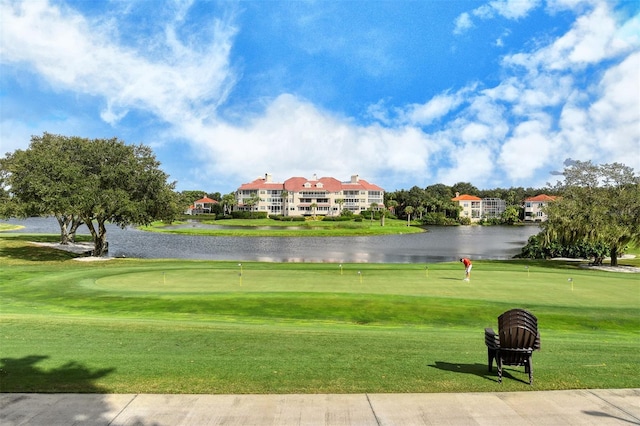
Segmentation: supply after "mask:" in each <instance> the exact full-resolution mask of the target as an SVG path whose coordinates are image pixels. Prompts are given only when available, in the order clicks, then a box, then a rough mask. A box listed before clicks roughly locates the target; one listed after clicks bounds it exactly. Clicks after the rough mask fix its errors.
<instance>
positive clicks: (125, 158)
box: [3, 133, 179, 256]
mask: <svg viewBox="0 0 640 426" xmlns="http://www.w3.org/2000/svg"><path fill="white" fill-rule="evenodd" d="M159 165H160V163H159V162H158V161H157V160H156V159H155V157H154V155H153V153H152V151H151V149H150V148H149V147H146V146H143V145H126V144H125V143H124V142H122V141H120V140H118V139H117V138H113V139H95V140H89V139H84V138H79V137H66V136H59V135H51V134H48V133H45V134H44V135H43V136H42V137H34V138H32V142H31V145H30V146H29V148H28V149H27V150H24V151H21V150H18V151H15V152H14V153H13V154H10V155H8V156H7V157H6V158H5V159H4V160H3V168H4V167H5V166H6V167H7V168H8V175H9V178H8V183H9V186H10V188H11V189H10V191H11V193H12V195H13V198H14V199H15V202H16V203H17V204H20V205H21V206H22V209H23V211H24V212H26V213H29V214H38V215H50V214H53V215H55V216H56V217H57V218H59V219H58V221H59V222H60V221H61V219H60V218H63V219H64V218H68V217H71V218H76V220H81V221H82V222H84V223H85V224H86V225H87V227H88V228H89V232H90V233H91V236H92V238H93V242H94V250H93V254H94V255H95V256H100V255H102V254H103V253H104V251H105V248H106V244H105V242H106V232H107V231H106V223H107V222H111V223H115V224H117V225H119V226H121V227H125V226H127V225H131V224H141V225H146V224H149V223H150V222H151V221H152V220H155V219H162V220H165V221H171V220H173V219H174V218H175V215H176V214H177V212H178V210H179V203H178V198H177V196H176V194H175V192H174V191H173V186H174V184H169V183H167V175H166V174H165V173H164V172H162V171H161V170H160V169H159ZM61 228H62V224H61Z"/></svg>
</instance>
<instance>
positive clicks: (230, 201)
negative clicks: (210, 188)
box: [222, 192, 237, 215]
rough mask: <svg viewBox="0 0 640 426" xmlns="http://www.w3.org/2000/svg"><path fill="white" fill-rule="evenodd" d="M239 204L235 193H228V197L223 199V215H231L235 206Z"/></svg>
mask: <svg viewBox="0 0 640 426" xmlns="http://www.w3.org/2000/svg"><path fill="white" fill-rule="evenodd" d="M236 204H237V201H236V196H235V195H234V193H233V192H230V193H228V194H227V195H225V196H223V197H222V214H223V215H226V214H227V213H231V210H233V206H235V205H236Z"/></svg>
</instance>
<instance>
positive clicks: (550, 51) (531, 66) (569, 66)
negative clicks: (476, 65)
mask: <svg viewBox="0 0 640 426" xmlns="http://www.w3.org/2000/svg"><path fill="white" fill-rule="evenodd" d="M618 27H619V26H618V24H617V22H616V20H615V17H614V15H613V14H612V12H611V10H610V9H609V5H608V4H607V3H606V2H602V3H599V4H598V5H597V6H596V7H595V8H594V9H593V10H591V11H589V12H588V13H586V14H585V15H582V16H580V17H578V19H576V22H575V23H574V25H573V26H572V28H571V29H570V30H569V31H568V32H567V33H566V34H564V35H563V36H562V37H559V38H558V39H557V40H555V41H554V42H553V43H551V44H550V45H549V46H546V47H543V48H541V49H539V50H537V51H534V52H532V53H516V54H514V55H510V56H506V57H505V58H504V59H503V62H504V64H506V65H515V66H522V67H524V68H525V69H527V70H528V71H529V72H530V73H532V74H535V73H538V72H540V71H541V70H545V69H546V70H566V71H568V70H580V69H584V68H585V67H586V66H588V65H592V64H596V63H599V62H601V61H603V60H606V59H611V58H615V57H617V56H619V55H621V54H624V53H627V52H630V51H632V50H634V49H637V47H638V45H639V44H640V36H638V35H637V33H636V34H635V36H634V35H633V29H638V28H639V27H640V24H639V18H638V17H637V16H636V17H633V18H632V19H630V20H629V21H628V22H626V23H624V25H622V26H621V27H620V28H618Z"/></svg>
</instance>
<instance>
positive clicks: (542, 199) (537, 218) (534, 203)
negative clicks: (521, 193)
mask: <svg viewBox="0 0 640 426" xmlns="http://www.w3.org/2000/svg"><path fill="white" fill-rule="evenodd" d="M556 198H557V197H555V196H553V195H546V194H540V195H536V196H535V197H529V198H525V200H524V220H525V222H544V221H546V220H547V215H546V213H545V212H544V210H543V208H544V206H545V205H546V204H548V203H550V202H551V201H554V200H555V199H556Z"/></svg>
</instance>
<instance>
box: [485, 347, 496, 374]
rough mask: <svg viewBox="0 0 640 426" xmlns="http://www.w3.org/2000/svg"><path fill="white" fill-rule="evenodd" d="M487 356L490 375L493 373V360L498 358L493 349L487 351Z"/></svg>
mask: <svg viewBox="0 0 640 426" xmlns="http://www.w3.org/2000/svg"><path fill="white" fill-rule="evenodd" d="M487 356H488V358H489V364H488V365H489V373H491V372H492V371H493V360H494V358H495V357H496V351H495V350H493V349H487Z"/></svg>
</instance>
